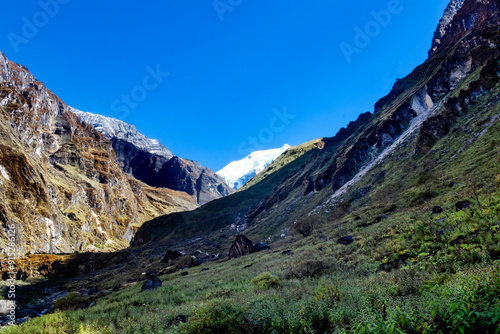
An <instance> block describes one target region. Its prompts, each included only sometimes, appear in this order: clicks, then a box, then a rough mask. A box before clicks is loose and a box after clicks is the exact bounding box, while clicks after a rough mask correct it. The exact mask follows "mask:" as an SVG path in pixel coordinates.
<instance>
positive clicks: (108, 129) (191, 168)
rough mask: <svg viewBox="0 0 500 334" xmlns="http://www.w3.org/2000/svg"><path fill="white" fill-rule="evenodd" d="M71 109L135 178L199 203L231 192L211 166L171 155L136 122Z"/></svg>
mask: <svg viewBox="0 0 500 334" xmlns="http://www.w3.org/2000/svg"><path fill="white" fill-rule="evenodd" d="M72 111H73V112H74V113H75V114H76V115H77V116H78V117H80V118H81V119H82V120H83V121H84V122H86V123H88V124H90V125H92V126H94V127H95V128H96V129H97V130H98V131H99V132H101V133H102V134H104V136H105V137H106V138H108V139H109V140H110V141H111V143H112V144H113V149H114V150H115V152H116V156H117V158H118V161H119V162H120V166H121V168H122V170H123V171H124V172H125V173H128V174H131V175H133V176H134V177H135V178H136V179H138V180H141V181H142V182H145V183H147V184H148V185H150V186H154V187H165V188H169V189H172V190H178V191H183V192H185V193H187V194H189V195H190V196H192V197H193V198H194V199H195V200H196V202H197V203H198V204H205V203H208V202H210V201H212V200H214V199H217V198H221V197H224V196H227V195H229V194H230V193H232V192H233V189H231V188H230V187H229V186H228V185H227V184H226V182H225V181H224V180H223V179H222V178H221V177H220V176H218V175H217V174H215V173H214V172H213V171H212V170H211V169H210V168H207V167H203V166H202V165H201V164H200V163H198V162H196V161H191V160H186V159H181V158H179V157H177V156H174V155H173V154H172V152H170V151H169V150H168V149H167V148H166V147H165V146H163V145H162V144H161V143H160V142H158V141H157V140H154V139H149V138H147V137H146V136H144V135H143V134H141V133H139V132H138V131H137V129H136V128H135V126H133V125H130V124H127V123H125V122H123V121H120V120H117V119H113V118H109V117H105V116H101V115H96V114H92V113H89V112H83V111H79V110H76V109H72Z"/></svg>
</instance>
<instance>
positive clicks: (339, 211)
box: [330, 201, 351, 221]
mask: <svg viewBox="0 0 500 334" xmlns="http://www.w3.org/2000/svg"><path fill="white" fill-rule="evenodd" d="M350 210H351V203H350V202H349V201H344V202H341V203H339V204H338V205H337V207H336V208H335V210H333V211H331V212H330V221H335V220H339V219H342V218H343V217H344V216H345V215H347V214H348V213H349V211H350Z"/></svg>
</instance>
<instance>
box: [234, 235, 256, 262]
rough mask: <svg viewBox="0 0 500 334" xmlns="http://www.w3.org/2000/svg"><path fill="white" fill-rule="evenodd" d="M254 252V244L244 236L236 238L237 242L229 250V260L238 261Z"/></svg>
mask: <svg viewBox="0 0 500 334" xmlns="http://www.w3.org/2000/svg"><path fill="white" fill-rule="evenodd" d="M252 250H253V243H252V241H250V240H249V239H248V238H247V237H245V236H244V235H238V236H236V240H235V241H234V243H233V245H232V246H231V248H230V249H229V258H230V259H236V258H238V257H240V256H244V255H248V254H250V253H251V252H252Z"/></svg>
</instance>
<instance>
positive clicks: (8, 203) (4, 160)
mask: <svg viewBox="0 0 500 334" xmlns="http://www.w3.org/2000/svg"><path fill="white" fill-rule="evenodd" d="M0 133H1V135H0V221H1V223H2V226H3V228H2V229H1V231H0V248H1V249H2V253H3V251H4V249H5V247H6V243H7V240H8V239H7V235H6V233H7V230H6V228H7V227H8V226H12V225H13V226H14V229H13V230H15V245H16V251H17V254H18V255H21V254H25V253H29V252H35V253H36V252H40V253H52V252H53V253H68V252H74V251H82V250H97V249H117V248H123V247H125V246H126V245H127V244H128V241H129V240H130V238H131V237H132V235H133V234H134V231H135V229H137V228H138V227H139V226H140V224H142V222H144V221H145V220H148V219H151V218H153V217H155V216H157V215H160V214H164V213H169V212H175V211H179V210H188V209H194V208H195V207H196V204H195V203H194V202H193V200H192V199H191V198H190V197H189V196H186V195H185V194H184V193H181V192H175V191H171V190H167V189H155V188H152V187H150V186H147V185H145V184H143V183H141V182H140V181H137V180H135V179H133V178H132V177H129V176H127V175H126V174H124V173H123V172H122V171H121V169H120V166H119V163H118V160H117V159H116V156H115V152H114V151H113V148H112V146H111V143H110V142H109V141H108V140H107V139H106V138H105V137H104V136H103V135H101V134H100V133H99V132H98V131H96V130H95V129H94V128H93V127H91V126H89V125H87V124H85V123H83V122H82V121H81V120H80V119H79V118H78V117H76V116H75V115H74V114H73V113H72V112H70V108H69V107H68V106H66V105H65V104H64V103H63V102H62V101H61V100H60V99H59V98H58V97H57V96H56V95H54V94H53V93H52V92H51V91H50V90H48V89H47V88H46V87H45V86H44V84H43V83H42V82H40V81H38V80H37V79H36V78H35V77H34V76H33V75H32V74H31V73H30V72H29V71H28V69H27V68H25V67H23V66H22V65H18V64H15V63H13V62H11V61H9V60H8V59H7V58H6V57H5V55H4V54H3V53H0Z"/></svg>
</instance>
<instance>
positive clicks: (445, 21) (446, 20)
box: [429, 0, 464, 57]
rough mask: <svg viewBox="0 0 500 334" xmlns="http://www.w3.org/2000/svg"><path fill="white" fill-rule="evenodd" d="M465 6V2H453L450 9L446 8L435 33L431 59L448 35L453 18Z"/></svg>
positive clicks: (430, 52) (430, 53)
mask: <svg viewBox="0 0 500 334" xmlns="http://www.w3.org/2000/svg"><path fill="white" fill-rule="evenodd" d="M463 4H464V0H452V1H451V2H450V3H449V4H448V7H446V10H445V11H444V14H443V17H442V18H441V20H440V21H439V24H438V27H437V29H436V32H435V33H434V38H433V39H432V46H431V49H430V50H429V57H430V56H432V54H433V53H434V51H436V49H437V47H438V46H439V44H441V41H442V39H443V37H444V36H445V35H446V32H447V31H448V29H449V28H450V23H451V21H452V20H453V17H454V16H455V14H457V12H458V11H459V10H460V8H462V5H463Z"/></svg>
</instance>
